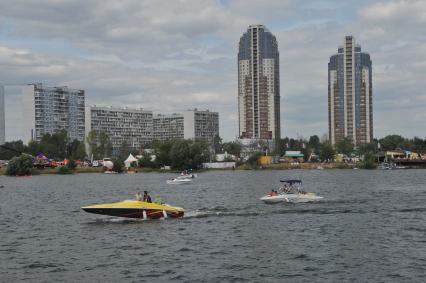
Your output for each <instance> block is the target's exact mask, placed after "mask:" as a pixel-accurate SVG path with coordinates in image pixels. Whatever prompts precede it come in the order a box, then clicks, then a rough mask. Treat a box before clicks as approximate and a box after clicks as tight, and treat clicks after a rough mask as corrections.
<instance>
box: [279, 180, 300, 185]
mask: <svg viewBox="0 0 426 283" xmlns="http://www.w3.org/2000/svg"><path fill="white" fill-rule="evenodd" d="M280 182H281V183H287V184H289V185H293V184H302V180H280Z"/></svg>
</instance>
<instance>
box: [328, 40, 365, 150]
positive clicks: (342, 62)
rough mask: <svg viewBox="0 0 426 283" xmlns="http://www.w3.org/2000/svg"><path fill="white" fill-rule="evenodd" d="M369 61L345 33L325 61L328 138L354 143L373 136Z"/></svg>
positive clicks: (334, 142) (334, 140)
mask: <svg viewBox="0 0 426 283" xmlns="http://www.w3.org/2000/svg"><path fill="white" fill-rule="evenodd" d="M372 90H373V88H372V63H371V59H370V55H369V54H368V53H364V52H361V46H360V45H358V44H356V43H355V39H354V37H353V36H346V37H345V39H344V42H343V46H340V47H339V48H338V53H337V54H335V55H333V56H331V57H330V62H329V63H328V125H329V139H330V142H331V143H332V144H333V145H334V144H336V143H338V142H339V141H340V140H341V139H343V138H349V139H351V140H352V142H353V143H354V144H363V143H369V142H371V141H372V140H373V91H372Z"/></svg>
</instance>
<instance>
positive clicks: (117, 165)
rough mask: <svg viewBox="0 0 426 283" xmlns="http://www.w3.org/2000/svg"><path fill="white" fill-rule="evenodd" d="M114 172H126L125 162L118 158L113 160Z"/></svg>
mask: <svg viewBox="0 0 426 283" xmlns="http://www.w3.org/2000/svg"><path fill="white" fill-rule="evenodd" d="M112 164H113V166H112V171H114V172H117V173H121V172H123V171H124V162H123V160H121V159H120V158H118V157H116V158H113V159H112Z"/></svg>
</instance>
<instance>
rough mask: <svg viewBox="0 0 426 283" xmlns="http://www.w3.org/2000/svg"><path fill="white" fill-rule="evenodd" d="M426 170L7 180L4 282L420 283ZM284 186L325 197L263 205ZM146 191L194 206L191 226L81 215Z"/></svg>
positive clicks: (189, 212) (1, 248)
mask: <svg viewBox="0 0 426 283" xmlns="http://www.w3.org/2000/svg"><path fill="white" fill-rule="evenodd" d="M424 172H425V171H422V170H406V171H401V172H396V171H395V172H378V171H366V170H353V171H352V170H321V171H318V172H316V171H315V172H313V171H307V170H289V171H244V172H242V171H238V172H206V173H200V174H199V178H197V179H196V180H194V183H193V184H192V185H190V186H186V187H170V186H167V185H166V184H165V180H166V179H167V178H170V177H172V176H173V174H168V173H165V174H158V173H144V174H135V175H133V176H130V177H129V176H126V175H118V176H108V175H106V176H104V175H103V174H87V175H83V174H81V175H76V176H34V177H33V178H31V180H20V179H15V178H2V180H3V181H2V182H3V183H5V188H4V189H2V190H0V199H2V200H7V201H5V202H2V205H1V217H2V219H1V221H0V227H1V229H0V239H1V242H0V261H1V262H2V263H4V264H2V265H0V276H1V277H0V278H11V280H7V281H9V282H19V281H26V280H27V281H29V282H32V281H34V278H40V277H39V276H40V274H43V273H49V275H47V276H51V278H58V279H62V280H63V281H73V279H76V281H82V282H93V281H97V280H98V281H110V282H121V281H133V282H168V281H184V282H249V281H252V282H283V281H286V282H287V281H289V282H306V281H314V282H315V281H322V282H345V281H350V280H351V279H352V280H354V281H358V282H368V281H383V282H392V281H394V282H397V281H407V282H415V281H416V280H417V281H418V279H419V277H420V276H421V275H422V274H424V273H425V266H426V264H425V260H426V258H425V257H424V254H426V245H425V242H426V240H425V237H424V233H425V231H426V230H425V229H424V227H423V226H424V225H423V226H422V223H426V214H425V213H424V212H426V207H425V203H426V187H425V186H424V184H426V174H424ZM281 178H297V179H299V178H300V179H303V182H304V187H305V189H307V190H309V191H314V192H317V193H318V194H319V195H321V196H324V198H325V199H324V200H323V201H321V202H318V203H305V204H278V205H266V204H264V203H262V202H260V201H259V197H261V196H262V195H264V194H265V192H266V191H270V189H271V188H275V187H276V186H277V185H279V179H281ZM58 184H60V185H58ZM141 186H143V188H146V189H149V191H150V194H151V195H153V196H161V197H162V198H163V199H164V200H165V201H167V202H168V203H171V204H175V205H177V206H181V207H184V208H185V209H186V213H185V217H184V218H183V219H179V220H176V219H167V220H152V221H143V220H139V219H122V218H108V217H101V216H100V217H94V215H90V214H86V213H85V212H83V211H81V209H80V207H81V206H82V205H84V204H87V203H103V202H105V203H107V202H114V201H119V200H122V199H125V198H127V197H128V195H129V194H130V193H132V192H134V191H135V188H140V187H141ZM396 188H397V189H396ZM410 192H415V193H410ZM47 203H48V204H49V205H45V204H47ZM22 207H25V209H21V208H22ZM7 276H9V277H7ZM46 278H48V277H46ZM40 280H41V281H42V279H40ZM0 281H1V280H0ZM47 281H48V280H47ZM52 281H53V279H52ZM57 281H59V280H57Z"/></svg>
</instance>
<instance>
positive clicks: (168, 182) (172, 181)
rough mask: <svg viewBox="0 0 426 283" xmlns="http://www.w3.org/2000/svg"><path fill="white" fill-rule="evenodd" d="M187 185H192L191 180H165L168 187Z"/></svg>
mask: <svg viewBox="0 0 426 283" xmlns="http://www.w3.org/2000/svg"><path fill="white" fill-rule="evenodd" d="M188 183H192V179H190V178H179V177H177V178H173V179H170V180H167V184H169V185H179V184H188Z"/></svg>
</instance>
